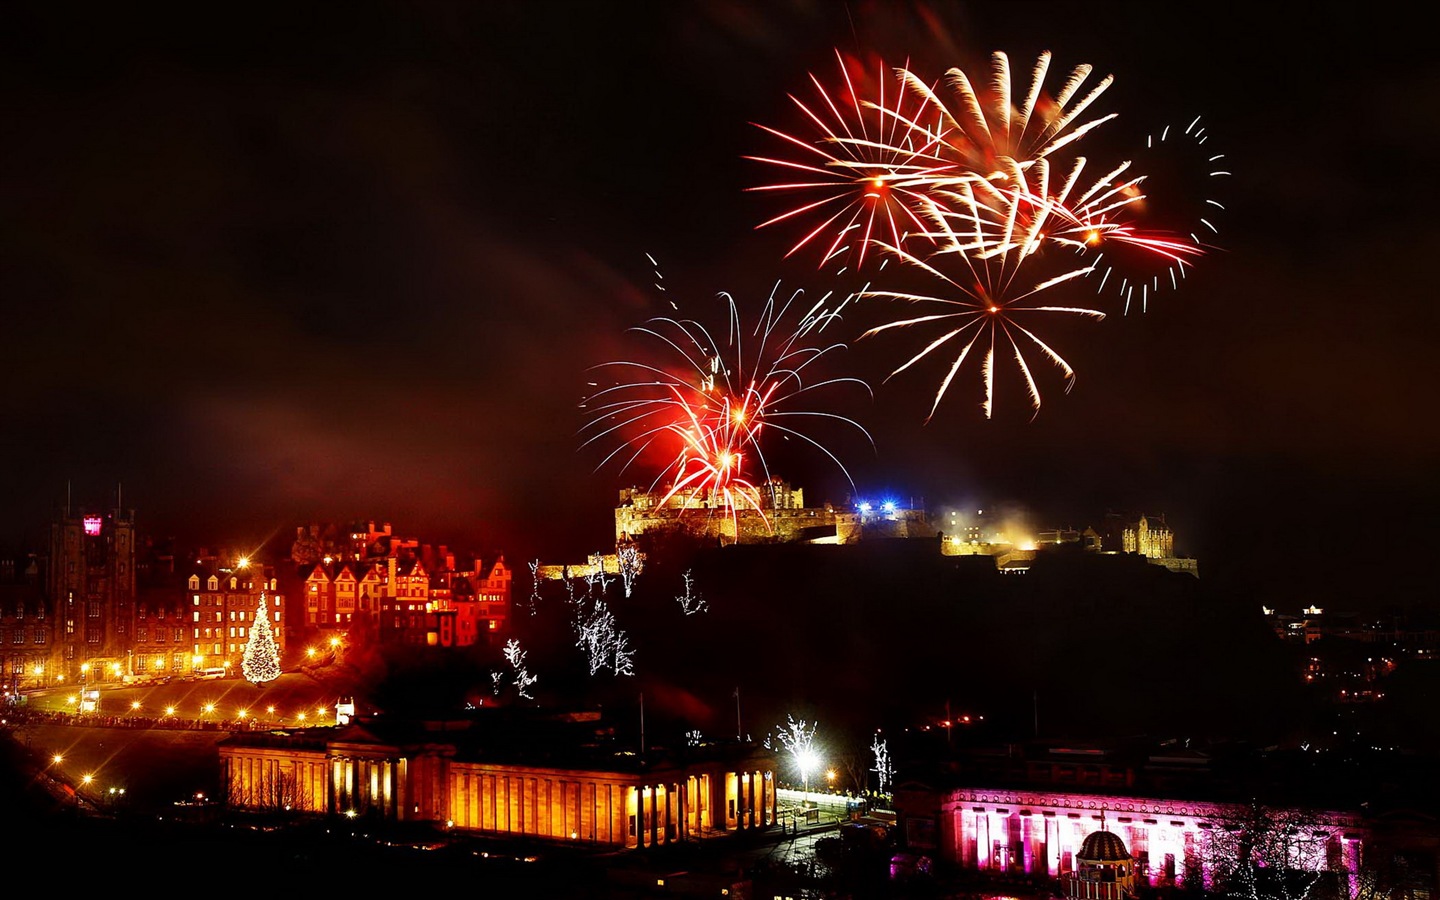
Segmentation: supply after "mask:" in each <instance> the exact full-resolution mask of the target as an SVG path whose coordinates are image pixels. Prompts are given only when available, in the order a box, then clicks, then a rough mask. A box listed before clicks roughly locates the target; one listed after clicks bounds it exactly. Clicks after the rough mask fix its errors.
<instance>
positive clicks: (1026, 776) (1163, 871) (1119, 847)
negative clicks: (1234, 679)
mask: <svg viewBox="0 0 1440 900" xmlns="http://www.w3.org/2000/svg"><path fill="white" fill-rule="evenodd" d="M940 752H941V753H942V754H943V756H932V757H930V762H928V763H917V762H916V761H915V760H914V759H912V760H911V763H910V771H908V772H900V773H898V777H897V779H896V787H895V791H894V805H895V808H896V811H897V815H898V820H899V824H900V827H901V831H902V833H903V835H904V837H905V840H906V842H907V844H908V845H909V846H910V848H911V849H912V850H913V851H915V852H922V853H928V854H931V855H933V856H934V857H936V858H937V859H940V860H943V861H945V862H946V863H949V864H951V865H953V866H955V867H958V868H960V869H964V870H970V871H974V872H981V873H986V874H991V875H997V876H1028V877H1031V878H1041V879H1052V880H1056V881H1058V882H1059V883H1060V886H1061V889H1062V890H1061V893H1062V894H1064V895H1065V896H1068V897H1073V898H1085V900H1120V898H1121V897H1124V896H1127V895H1129V894H1131V893H1132V892H1133V891H1134V890H1141V889H1146V888H1161V887H1167V888H1183V889H1192V888H1193V889H1207V890H1208V889H1209V888H1210V887H1211V886H1212V878H1211V876H1212V873H1213V867H1214V865H1215V861H1216V855H1215V851H1214V850H1213V848H1212V846H1211V838H1210V833H1211V832H1212V831H1215V830H1216V829H1219V830H1222V831H1227V832H1229V833H1232V834H1233V833H1235V832H1237V831H1238V830H1241V826H1240V823H1242V822H1245V821H1248V820H1247V819H1246V816H1245V810H1247V809H1248V808H1249V807H1250V806H1251V803H1252V800H1253V798H1254V797H1255V796H1257V795H1259V796H1264V795H1266V794H1270V795H1277V791H1278V790H1280V789H1279V788H1278V787H1277V785H1276V779H1277V776H1276V775H1275V774H1274V772H1273V771H1272V770H1262V769H1260V768H1258V766H1260V765H1261V763H1260V762H1259V761H1258V760H1257V761H1256V762H1255V765H1256V766H1257V768H1256V769H1255V770H1254V771H1253V772H1252V773H1251V774H1250V775H1241V774H1240V770H1239V769H1236V768H1235V767H1234V766H1233V759H1232V760H1231V761H1230V762H1227V764H1226V766H1225V770H1224V771H1225V772H1226V773H1227V774H1225V775H1224V776H1217V771H1216V770H1215V769H1214V768H1212V763H1213V760H1212V759H1211V758H1210V756H1208V755H1207V754H1206V753H1204V752H1201V751H1199V750H1193V749H1190V748H1189V747H1186V746H1180V745H1177V744H1175V743H1173V742H1170V743H1166V744H1158V745H1155V746H1150V747H1145V746H1140V747H1137V746H1135V745H1133V744H1125V743H1123V742H1122V743H1120V744H1117V745H1116V746H1115V747H1113V748H1105V747H1098V746H1088V745H1080V746H1076V745H1065V746H1050V745H1042V744H1036V745H1012V746H1009V747H1008V748H1006V750H1005V751H1004V752H994V751H986V750H976V751H974V752H963V753H961V754H960V755H958V756H955V755H951V754H949V753H948V752H946V751H940ZM1281 765H1285V766H1287V770H1289V771H1292V772H1293V768H1290V767H1288V764H1285V763H1281ZM1329 787H1330V785H1318V786H1315V785H1312V786H1310V791H1309V793H1308V794H1306V793H1303V792H1301V793H1296V792H1289V793H1284V794H1278V795H1282V796H1290V797H1292V798H1299V797H1304V796H1311V797H1316V798H1319V797H1321V796H1322V795H1321V794H1319V793H1317V791H1320V790H1325V789H1327V788H1329ZM1323 796H1326V797H1329V798H1330V799H1331V800H1332V801H1335V802H1333V803H1331V804H1328V805H1327V804H1326V803H1325V802H1324V800H1318V799H1317V802H1314V803H1302V802H1299V801H1297V800H1295V799H1292V801H1291V802H1290V804H1289V805H1286V806H1283V807H1280V808H1276V809H1275V810H1274V813H1275V816H1274V818H1275V820H1277V821H1285V822H1289V823H1304V828H1305V831H1306V836H1307V838H1311V839H1313V840H1312V842H1311V845H1312V847H1313V848H1314V851H1315V852H1312V853H1308V854H1306V855H1305V856H1304V859H1303V862H1302V863H1299V865H1301V866H1302V867H1304V868H1307V869H1309V870H1311V871H1315V872H1324V873H1332V874H1333V875H1334V877H1335V879H1336V881H1337V883H1338V884H1339V885H1341V886H1346V885H1348V891H1349V894H1348V896H1350V897H1354V896H1355V891H1356V890H1357V888H1358V882H1357V880H1356V873H1357V872H1359V866H1360V862H1361V860H1362V855H1363V852H1364V851H1366V850H1368V849H1370V848H1371V845H1372V843H1374V841H1373V838H1374V835H1375V831H1376V826H1377V822H1378V821H1379V819H1377V818H1376V816H1375V815H1374V814H1375V812H1376V810H1375V809H1367V808H1366V807H1367V806H1368V805H1369V804H1361V803H1359V802H1358V801H1354V800H1352V799H1349V798H1346V799H1343V800H1342V799H1340V798H1341V797H1342V794H1341V793H1340V792H1334V793H1329V794H1324V795H1323ZM1216 833H1219V832H1216ZM1097 835H1099V836H1098V837H1097ZM1132 878H1133V881H1132V880H1131V879H1132Z"/></svg>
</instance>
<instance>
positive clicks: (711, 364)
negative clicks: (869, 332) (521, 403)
mask: <svg viewBox="0 0 1440 900" xmlns="http://www.w3.org/2000/svg"><path fill="white" fill-rule="evenodd" d="M778 290H779V285H778V284H777V285H776V286H775V288H774V289H772V291H771V293H770V296H769V298H768V299H767V301H766V303H765V305H764V307H763V309H762V311H761V315H760V317H759V320H758V321H757V322H756V324H755V325H754V327H753V328H751V329H749V333H748V338H747V337H746V334H745V330H744V329H742V327H741V317H740V312H739V309H738V307H737V305H736V303H735V301H734V298H733V297H731V296H730V295H729V294H724V293H722V294H720V295H719V296H720V299H721V300H722V301H723V302H724V303H725V305H726V311H727V316H728V339H727V340H725V341H724V342H721V341H719V340H717V339H716V337H715V336H714V335H713V334H712V333H711V332H710V331H709V330H708V329H707V328H706V327H705V326H704V325H703V324H701V323H700V322H698V321H696V320H694V319H681V318H675V317H670V316H664V317H658V318H654V319H651V320H649V321H648V322H646V323H645V324H644V325H641V326H637V327H636V328H633V329H631V330H632V331H633V332H635V333H637V334H639V335H641V336H643V337H645V338H647V339H649V340H651V341H653V342H654V344H653V345H654V346H658V349H659V350H660V351H661V355H662V356H663V357H664V359H663V360H662V361H659V362H651V361H647V360H619V361H613V362H608V363H604V364H602V365H600V366H596V367H595V370H600V371H607V372H610V373H612V374H614V375H616V376H617V377H620V378H625V379H628V380H624V381H618V382H616V383H614V384H612V385H609V386H606V387H600V388H598V389H597V390H596V391H595V392H594V393H593V394H591V395H590V396H589V397H587V398H586V400H585V401H584V403H582V408H584V409H586V410H587V412H588V413H589V414H590V415H592V416H593V418H591V419H590V420H589V421H588V422H587V423H586V424H585V425H584V427H583V428H582V429H581V433H582V435H584V434H588V437H586V438H585V440H584V442H583V443H582V447H584V446H587V445H590V444H593V443H596V442H600V441H606V440H613V441H615V442H616V444H617V446H616V447H615V448H614V449H613V450H611V451H610V452H609V454H608V455H606V457H605V458H604V459H603V460H602V461H601V462H600V464H599V465H598V466H597V467H596V468H597V469H599V468H601V467H604V466H606V465H608V464H611V463H615V462H618V463H619V464H620V468H621V471H625V470H626V469H628V468H629V467H630V466H631V465H633V464H635V463H636V461H637V460H639V459H640V458H641V457H642V456H645V455H651V456H658V458H660V459H664V460H666V462H665V464H664V465H662V466H661V467H660V469H659V471H658V474H657V475H656V476H655V480H654V484H653V485H652V488H654V487H656V486H658V485H661V484H665V485H667V487H666V490H665V493H664V496H663V498H662V500H661V503H662V505H665V504H670V503H671V501H672V500H674V501H676V502H677V503H678V505H680V506H681V507H682V508H702V507H709V508H715V507H718V508H721V509H724V510H729V511H730V512H731V514H732V516H733V515H734V514H735V513H736V512H737V511H739V510H742V509H753V510H756V511H757V512H760V513H761V516H762V517H763V516H764V508H765V506H766V500H765V496H764V487H763V485H765V484H768V483H769V482H770V481H771V478H772V476H771V474H770V469H769V465H768V463H767V462H766V460H765V456H764V452H763V444H764V442H762V436H764V435H768V434H771V433H774V434H777V435H779V436H780V437H781V438H782V439H788V438H795V439H797V440H799V441H800V442H802V443H804V444H806V445H808V446H810V447H812V448H815V449H817V450H819V451H820V452H821V453H822V454H823V455H824V456H826V457H827V458H828V459H830V460H831V461H832V462H834V463H835V464H836V465H837V466H838V467H839V468H840V470H841V472H842V473H844V474H845V476H846V478H847V479H848V478H849V473H848V472H847V471H846V470H845V467H844V465H843V464H842V463H841V462H840V460H839V458H838V457H837V456H836V455H835V454H834V453H833V452H832V451H830V450H829V449H828V448H827V447H825V446H824V445H823V444H822V443H821V442H820V441H819V440H818V439H817V438H815V437H812V436H811V435H809V434H808V433H807V432H806V431H805V430H803V426H804V425H805V424H808V423H814V422H816V421H818V420H828V421H835V422H841V423H845V424H846V425H848V426H851V427H854V428H855V429H857V430H858V431H859V432H860V433H861V434H863V435H865V437H866V438H867V439H869V434H868V432H866V431H865V429H864V428H863V427H862V426H860V425H859V424H858V423H856V422H855V421H854V420H853V419H849V418H847V417H845V416H841V415H838V414H835V413H830V412H825V411H820V410H815V409H811V408H808V407H806V406H805V405H804V403H805V401H807V400H808V399H810V398H811V397H812V396H814V395H815V394H816V392H819V391H821V390H824V389H827V388H836V387H841V386H845V385H854V386H859V387H862V388H864V389H865V390H866V392H867V394H868V392H869V388H868V386H867V385H866V384H865V382H864V381H862V380H860V379H858V378H850V377H839V378H828V379H822V380H819V381H815V382H812V383H807V382H806V380H805V378H806V375H807V374H808V373H807V370H811V368H812V367H813V366H815V365H816V364H817V363H818V362H819V361H820V360H822V359H823V358H824V357H826V356H827V355H830V354H832V353H835V352H838V351H839V350H842V349H844V347H845V345H844V344H843V343H829V344H824V343H812V342H814V341H816V339H817V338H818V337H819V336H820V333H821V332H822V331H823V330H824V329H825V327H826V326H827V325H828V324H829V323H831V322H832V321H833V320H834V319H835V318H836V317H838V315H839V310H838V309H837V310H833V311H832V310H827V309H826V308H825V302H826V300H825V298H822V299H821V300H820V301H819V302H817V303H815V304H813V305H811V306H809V307H808V308H806V307H803V306H802V305H801V304H800V296H801V292H800V291H796V292H794V293H793V294H792V295H791V296H790V297H789V299H786V300H783V301H782V300H780V299H779V296H778V293H777V292H778ZM847 302H848V300H847ZM841 306H842V307H843V306H844V304H841ZM792 309H793V310H797V311H799V316H798V323H797V324H796V325H795V326H794V327H793V329H789V328H788V326H787V324H786V323H787V320H788V318H789V314H790V312H791V310H792ZM751 339H753V343H752V341H751ZM747 349H748V350H749V352H748V354H747ZM872 443H873V442H872ZM852 483H853V482H852Z"/></svg>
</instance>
